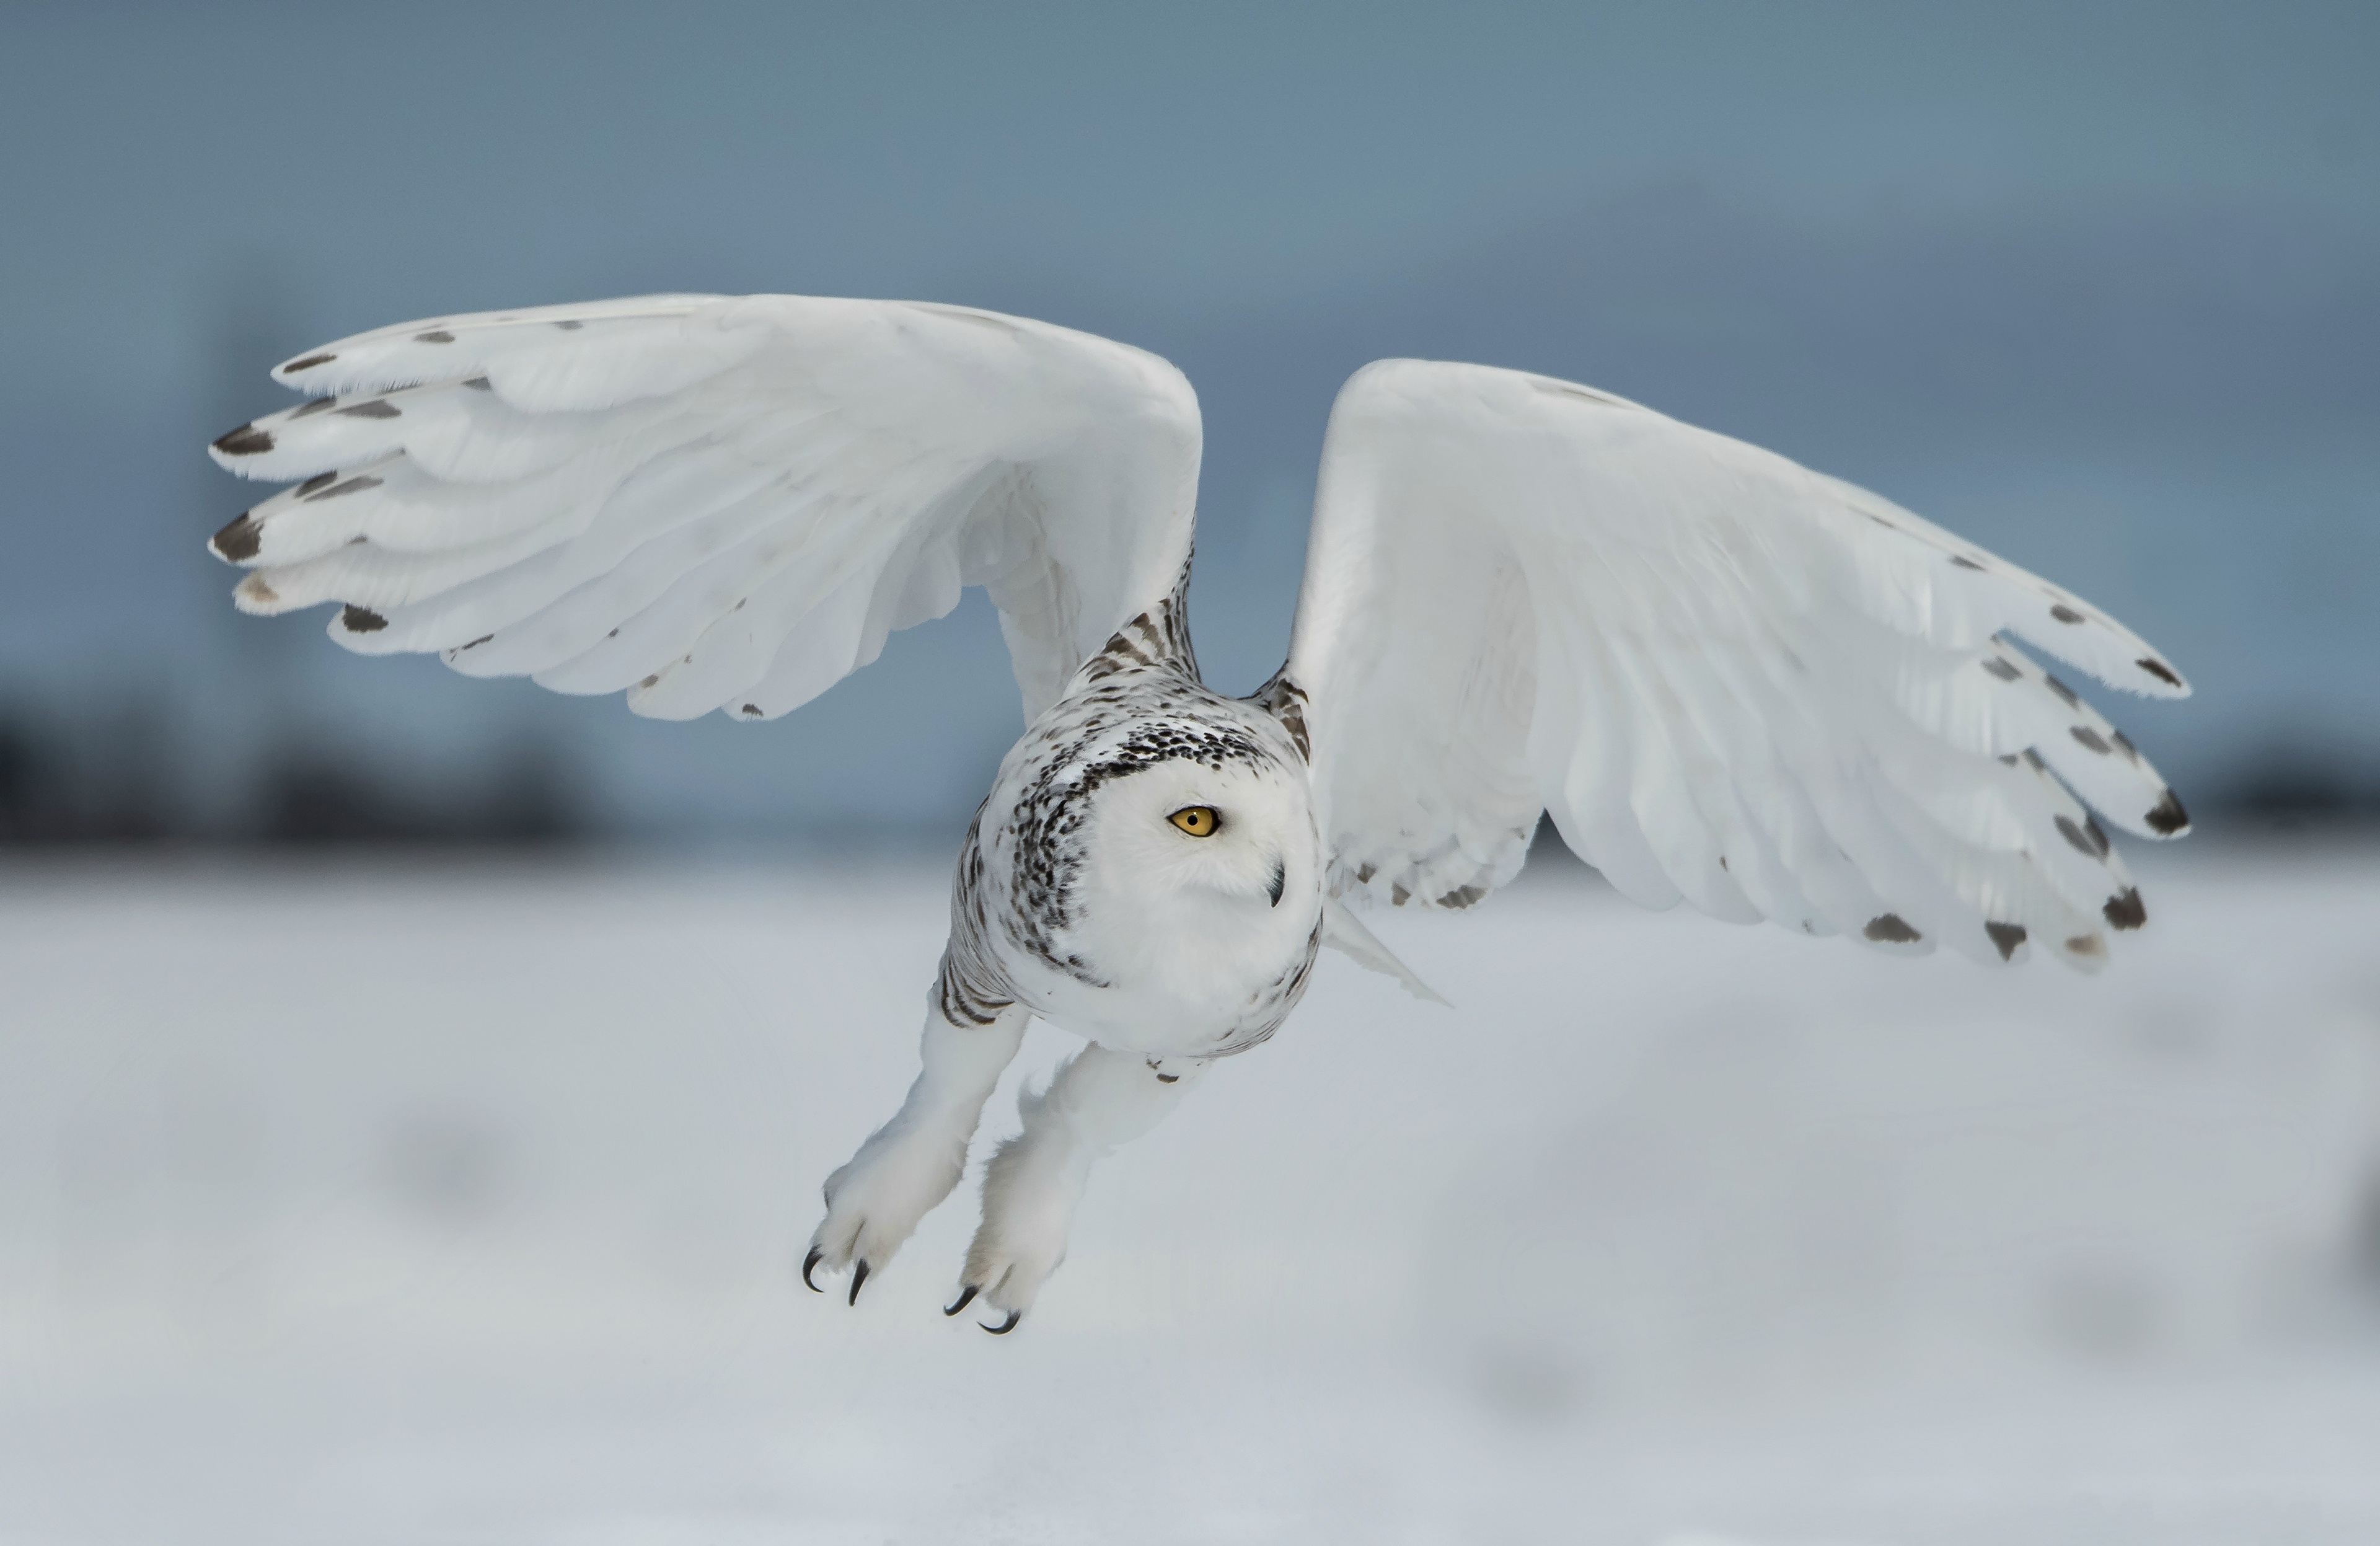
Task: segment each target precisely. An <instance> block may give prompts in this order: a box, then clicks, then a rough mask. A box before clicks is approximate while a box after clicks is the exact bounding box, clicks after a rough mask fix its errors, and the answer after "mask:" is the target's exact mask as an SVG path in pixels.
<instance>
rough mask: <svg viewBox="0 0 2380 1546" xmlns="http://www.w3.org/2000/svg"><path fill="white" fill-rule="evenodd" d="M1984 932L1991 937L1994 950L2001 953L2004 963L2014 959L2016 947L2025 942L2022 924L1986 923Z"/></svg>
mask: <svg viewBox="0 0 2380 1546" xmlns="http://www.w3.org/2000/svg"><path fill="white" fill-rule="evenodd" d="M1984 932H1985V934H1987V935H1989V936H1991V942H1992V948H1994V949H1995V950H1998V952H1999V953H2000V959H2001V960H2003V961H2006V960H2011V959H2013V958H2014V957H2015V956H2016V947H2017V946H2018V945H2021V944H2022V943H2024V941H2025V932H2024V925H2023V924H2022V923H1986V924H1985V925H1984Z"/></svg>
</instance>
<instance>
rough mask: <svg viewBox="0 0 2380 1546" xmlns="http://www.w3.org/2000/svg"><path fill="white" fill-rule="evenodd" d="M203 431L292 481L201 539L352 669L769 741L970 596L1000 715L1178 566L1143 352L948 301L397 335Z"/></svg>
mask: <svg viewBox="0 0 2380 1546" xmlns="http://www.w3.org/2000/svg"><path fill="white" fill-rule="evenodd" d="M273 376H274V379H276V380H278V381H280V382H283V383H285V384H287V385H290V386H295V387H298V388H301V389H304V390H306V391H310V392H315V393H321V394H325V395H324V396H317V397H315V398H314V399H313V400H312V401H310V402H308V403H306V404H304V405H302V406H300V407H297V408H291V409H289V410H288V411H287V412H285V413H278V414H274V415H273V416H272V417H270V418H267V419H261V420H257V421H256V422H254V423H252V424H247V425H243V426H241V427H240V428H239V429H237V430H235V431H233V432H231V433H229V434H227V435H225V436H224V437H223V438H222V439H221V440H219V441H217V442H215V444H214V447H213V455H214V457H215V459H216V460H217V461H218V462H220V463H221V464H222V465H223V466H225V467H226V468H228V469H231V470H233V471H235V472H237V473H239V474H241V475H242V476H245V477H253V478H269V479H285V480H302V481H297V484H296V486H295V487H293V488H289V489H286V490H284V491H283V492H281V493H278V494H276V495H274V496H273V498H271V499H268V500H266V501H265V502H264V503H263V504H261V505H258V506H256V507H255V508H254V509H252V510H250V511H249V512H248V513H247V514H245V515H243V516H241V517H239V518H238V519H237V520H235V521H233V522H232V523H231V524H230V525H229V526H226V527H225V528H224V530H221V531H219V532H217V533H216V534H215V536H214V539H213V541H212V547H213V550H214V551H215V553H217V554H219V555H221V556H222V557H224V558H225V559H226V560H228V561H230V562H232V563H234V564H238V565H241V566H245V567H247V568H248V569H249V571H250V572H249V576H248V578H246V579H245V580H243V581H242V582H241V584H240V586H239V588H238V590H237V592H235V594H236V597H237V601H238V603H239V605H240V606H241V607H242V608H243V609H244V610H246V611H249V612H259V613H277V612H286V611H289V610H291V609H293V608H296V607H304V606H312V605H315V604H318V603H325V602H338V603H345V604H344V605H343V606H342V607H341V609H340V610H339V612H338V613H337V614H336V615H334V617H333V618H332V621H331V637H332V638H334V639H337V640H338V641H339V642H340V643H341V644H343V645H345V646H346V647H347V648H348V649H350V650H354V651H358V652H361V653H365V654H386V653H394V652H397V651H439V652H440V653H442V654H443V656H444V657H445V659H446V662H447V663H448V664H450V665H452V666H453V667H455V669H456V670H457V671H461V672H463V673H465V674H467V675H470V676H534V677H535V678H536V679H537V680H538V681H539V682H540V683H541V684H543V685H544V686H546V687H549V688H555V689H557V690H559V691H563V692H574V693H603V692H617V691H621V690H624V689H625V691H626V693H627V695H628V705H629V707H630V708H632V709H634V710H635V711H636V712H638V713H640V714H649V715H654V716H657V717H660V718H664V719H688V718H692V717H693V716H695V715H697V714H700V713H703V712H707V711H709V710H711V709H718V708H724V709H726V710H727V711H728V712H731V713H733V714H735V715H737V716H739V717H744V718H751V719H769V718H773V717H775V716H776V715H778V714H782V713H784V712H788V711H790V710H792V709H795V708H797V707H799V706H800V705H801V704H803V703H806V702H807V701H808V700H811V699H812V698H815V697H817V696H818V695H819V694H820V693H821V692H823V691H825V690H826V689H827V688H830V687H832V686H833V685H834V684H835V683H836V682H837V681H839V680H841V679H842V678H843V677H844V676H847V675H849V674H850V673H851V672H853V671H854V670H856V669H857V668H858V667H860V666H862V665H865V664H867V663H868V662H870V661H872V660H874V659H875V658H876V656H877V653H878V651H880V650H881V649H882V648H883V645H884V639H885V636H886V634H888V633H889V632H891V631H892V630H893V629H895V628H904V627H908V626H910V625H911V624H913V623H918V622H923V621H924V620H926V619H928V618H929V617H939V616H941V615H943V614H944V613H947V612H948V611H950V610H951V608H952V607H953V606H954V605H956V604H957V603H958V599H959V592H960V590H961V588H962V587H963V586H966V585H981V586H983V587H985V588H986V589H987V590H989V591H990V594H991V598H992V600H993V602H994V603H997V604H998V606H999V608H1000V613H1001V622H1002V630H1003V632H1004V633H1005V634H1006V636H1007V639H1008V645H1009V650H1010V653H1011V655H1012V656H1013V657H1014V664H1015V668H1016V679H1017V683H1018V686H1019V687H1020V688H1022V689H1023V692H1024V696H1025V710H1026V716H1027V717H1028V718H1029V717H1031V716H1032V715H1034V714H1036V713H1038V712H1039V711H1040V710H1041V709H1042V708H1043V707H1045V706H1047V705H1048V704H1049V703H1050V702H1051V701H1053V700H1055V699H1056V698H1057V697H1058V696H1059V695H1060V693H1061V692H1062V690H1063V688H1064V684H1065V682H1066V679H1067V677H1068V676H1070V675H1072V673H1073V672H1074V670H1075V667H1076V666H1077V665H1079V664H1080V663H1081V662H1082V661H1083V660H1084V659H1085V658H1086V657H1087V655H1089V654H1090V653H1092V652H1093V651H1097V650H1098V649H1099V647H1100V646H1101V645H1102V644H1104V643H1105V642H1106V641H1107V639H1108V638H1109V637H1110V636H1111V634H1112V633H1113V632H1114V630H1115V629H1116V627H1118V626H1119V625H1120V624H1122V623H1123V622H1124V621H1125V620H1126V619H1128V618H1130V617H1131V616H1133V615H1135V613H1137V612H1139V611H1142V610H1144V609H1146V608H1148V607H1150V606H1152V605H1154V604H1155V603H1158V602H1160V600H1161V599H1163V598H1164V597H1165V596H1166V595H1167V594H1168V592H1169V591H1171V590H1172V587H1173V586H1174V584H1175V581H1176V579H1177V578H1178V577H1179V576H1180V574H1181V572H1182V569H1183V566H1184V564H1185V563H1186V562H1187V561H1188V557H1189V552H1190V539H1191V523H1192V518H1193V506H1194V504H1195V499H1196V485H1197V478H1198V449H1199V430H1198V408H1197V400H1196V397H1195V396H1193V395H1192V393H1191V390H1190V385H1189V383H1187V382H1186V381H1184V379H1183V378H1182V374H1181V372H1180V371H1176V370H1174V369H1173V367H1172V366H1171V365H1169V364H1167V363H1166V362H1165V361H1163V360H1161V359H1158V358H1156V357H1155V356H1153V355H1149V354H1144V353H1142V352H1141V351H1140V350H1138V349H1134V348H1129V347H1125V346H1123V345H1121V344H1114V343H1110V342H1108V341H1107V340H1105V339H1102V338H1095V337H1091V336H1090V335H1086V334H1081V333H1075V332H1070V331H1068V330H1067V329H1064V328H1060V327H1052V326H1050V325H1048V324H1047V323H1036V322H1027V321H1025V320H1022V319H1019V318H1015V317H1005V316H1001V315H998V314H996V313H993V312H990V311H977V310H968V309H966V308H964V307H956V306H934V305H925V304H917V303H910V302H900V301H871V300H828V299H817V298H808V297H801V296H750V297H741V298H738V297H714V296H653V297H647V298H638V299H633V300H614V301H604V302H599V303H596V304H593V305H585V306H558V307H547V308H542V309H539V310H524V311H504V312H490V313H484V314H481V315H478V316H468V317H449V318H441V319H436V320H431V321H426V322H418V323H405V324H404V325H402V326H398V327H389V328H383V329H381V330H380V331H378V332H376V333H367V334H362V335H358V336H357V337H354V338H348V339H344V340H342V341H340V342H338V343H335V344H327V345H324V346H323V347H321V348H319V349H315V350H312V351H310V352H309V353H307V354H305V355H302V356H300V357H299V358H297V359H292V360H290V361H289V362H288V363H286V364H285V365H283V366H281V367H279V368H278V369H277V370H275V371H273Z"/></svg>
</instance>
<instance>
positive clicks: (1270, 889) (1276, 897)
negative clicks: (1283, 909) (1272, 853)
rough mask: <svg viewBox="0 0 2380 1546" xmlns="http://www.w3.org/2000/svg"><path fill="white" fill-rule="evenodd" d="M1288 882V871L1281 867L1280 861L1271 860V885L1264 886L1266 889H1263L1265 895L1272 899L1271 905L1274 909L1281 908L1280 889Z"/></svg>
mask: <svg viewBox="0 0 2380 1546" xmlns="http://www.w3.org/2000/svg"><path fill="white" fill-rule="evenodd" d="M1288 881H1289V870H1288V869H1287V868H1286V867H1284V866H1283V865H1282V863H1281V860H1279V859H1275V860H1273V861H1272V883H1271V884H1270V885H1268V886H1266V887H1265V891H1266V893H1267V894H1268V895H1270V896H1271V897H1272V905H1273V906H1274V907H1280V906H1281V887H1282V886H1283V885H1284V884H1286V883H1288Z"/></svg>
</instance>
